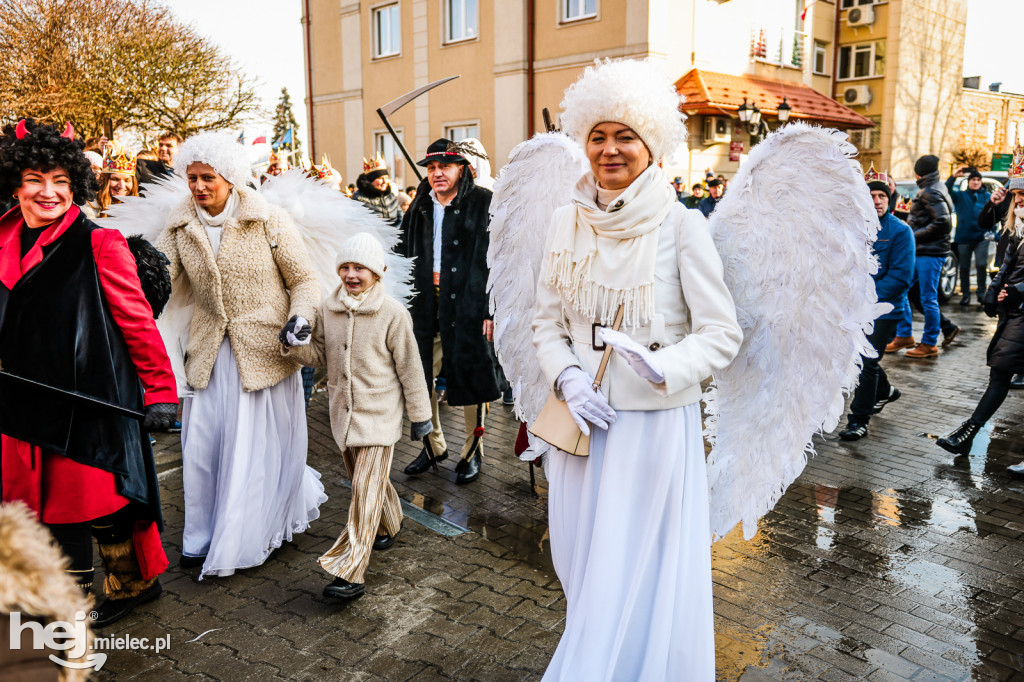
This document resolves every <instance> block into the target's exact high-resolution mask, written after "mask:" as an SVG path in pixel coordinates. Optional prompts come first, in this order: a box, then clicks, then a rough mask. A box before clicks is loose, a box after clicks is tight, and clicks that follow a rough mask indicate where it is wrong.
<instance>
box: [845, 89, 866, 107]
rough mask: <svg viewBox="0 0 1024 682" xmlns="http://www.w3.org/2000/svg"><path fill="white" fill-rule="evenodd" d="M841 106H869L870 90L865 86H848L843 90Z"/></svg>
mask: <svg viewBox="0 0 1024 682" xmlns="http://www.w3.org/2000/svg"><path fill="white" fill-rule="evenodd" d="M843 104H845V105H846V106H848V107H857V106H866V105H868V104H871V88H869V87H868V86H866V85H848V86H847V87H846V88H845V89H844V90H843Z"/></svg>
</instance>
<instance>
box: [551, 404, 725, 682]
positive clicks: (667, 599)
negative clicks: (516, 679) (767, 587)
mask: <svg viewBox="0 0 1024 682" xmlns="http://www.w3.org/2000/svg"><path fill="white" fill-rule="evenodd" d="M617 414H618V419H617V420H616V422H615V423H614V424H612V425H611V428H609V429H608V430H607V431H601V430H599V429H594V430H593V431H592V433H591V440H590V456H589V457H575V456H573V455H567V454H565V453H564V452H561V451H558V452H555V453H552V454H551V455H549V456H548V458H547V460H546V461H545V463H544V470H545V473H546V475H547V478H548V483H549V492H548V522H549V524H550V528H551V555H552V559H553V561H554V565H555V571H556V572H557V573H558V578H559V580H561V582H562V589H564V590H565V599H566V603H567V614H566V621H565V632H564V633H563V634H562V639H561V640H560V641H559V642H558V648H557V649H556V650H555V655H554V656H553V657H552V659H551V663H550V664H549V665H548V668H547V672H546V673H545V674H544V680H545V682H554V681H556V680H560V681H565V682H568V681H570V680H573V681H575V680H588V681H590V682H597V681H600V680H605V681H608V682H611V681H613V680H614V681H616V682H618V681H619V680H621V681H623V682H633V681H641V680H642V681H643V682H657V681H659V680H687V681H688V682H702V681H705V680H714V679H715V629H714V607H713V603H712V594H711V538H710V524H709V521H708V481H707V470H706V468H705V464H704V448H703V443H702V440H701V423H700V407H699V404H696V403H695V404H692V405H687V406H685V407H679V408H675V409H671V410H660V411H653V412H636V411H620V412H618V413H617Z"/></svg>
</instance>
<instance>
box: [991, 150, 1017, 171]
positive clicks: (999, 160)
mask: <svg viewBox="0 0 1024 682" xmlns="http://www.w3.org/2000/svg"><path fill="white" fill-rule="evenodd" d="M1011 161H1013V154H993V155H992V170H994V171H1008V170H1010V162H1011Z"/></svg>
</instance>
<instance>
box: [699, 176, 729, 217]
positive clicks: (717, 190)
mask: <svg viewBox="0 0 1024 682" xmlns="http://www.w3.org/2000/svg"><path fill="white" fill-rule="evenodd" d="M724 191H725V187H724V186H723V185H722V181H721V180H719V179H718V178H715V177H712V178H709V179H708V195H707V196H706V197H704V198H703V199H701V200H700V203H699V204H697V208H698V209H699V210H700V212H701V213H703V214H704V217H705V218H707V217H708V216H709V215H711V212H712V211H714V210H715V207H716V206H718V202H719V200H720V199H721V198H722V193H723V192H724Z"/></svg>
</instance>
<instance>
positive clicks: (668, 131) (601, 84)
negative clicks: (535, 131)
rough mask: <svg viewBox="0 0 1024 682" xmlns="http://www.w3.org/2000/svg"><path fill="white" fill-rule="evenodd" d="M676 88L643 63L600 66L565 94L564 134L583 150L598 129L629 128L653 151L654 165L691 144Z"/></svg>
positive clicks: (628, 61)
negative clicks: (605, 125)
mask: <svg viewBox="0 0 1024 682" xmlns="http://www.w3.org/2000/svg"><path fill="white" fill-rule="evenodd" d="M681 101H682V99H681V98H680V97H679V94H678V93H677V92H676V88H675V85H673V84H672V81H671V80H670V79H669V78H668V77H667V76H666V75H665V74H664V72H663V71H662V70H661V69H660V68H659V67H658V66H656V65H655V64H653V63H651V62H650V61H648V60H646V59H643V60H640V59H604V60H600V59H599V60H596V62H595V63H594V65H593V66H588V67H587V68H586V70H585V71H584V72H583V75H582V76H580V78H579V80H577V81H576V82H575V83H573V84H572V85H570V86H569V87H568V89H566V91H565V97H564V99H562V104H561V107H562V109H563V113H562V116H561V119H560V120H561V125H562V130H563V131H564V132H565V133H567V134H568V135H569V136H570V137H572V138H574V139H575V140H576V141H577V142H579V143H580V144H581V145H584V146H586V142H587V136H588V135H590V131H591V130H593V129H594V126H596V125H597V124H598V123H603V122H605V121H611V122H616V123H624V124H626V125H628V126H629V127H630V128H632V129H633V130H635V131H636V132H637V134H639V135H640V138H641V139H642V140H643V141H644V144H646V145H647V148H648V149H650V150H651V155H652V156H653V157H654V161H655V162H657V160H658V159H660V158H661V157H664V156H670V155H671V154H672V153H673V152H674V151H675V150H676V148H678V147H679V145H681V144H682V143H683V142H685V141H686V122H685V121H686V117H685V116H684V115H683V114H682V112H680V111H679V104H680V102H681Z"/></svg>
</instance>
